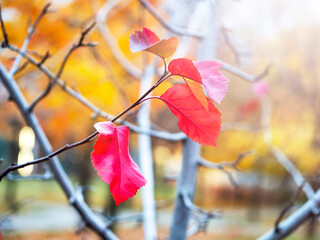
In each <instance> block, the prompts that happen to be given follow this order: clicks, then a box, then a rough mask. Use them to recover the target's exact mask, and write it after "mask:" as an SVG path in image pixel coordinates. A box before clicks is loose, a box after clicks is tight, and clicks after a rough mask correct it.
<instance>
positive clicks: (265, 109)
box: [261, 98, 314, 199]
mask: <svg viewBox="0 0 320 240" xmlns="http://www.w3.org/2000/svg"><path fill="white" fill-rule="evenodd" d="M262 100H263V102H262V114H261V125H262V126H265V128H264V130H263V137H264V141H265V142H266V144H267V145H268V148H269V152H270V154H271V155H272V156H274V158H275V159H276V160H277V161H278V162H279V163H280V164H281V165H282V167H283V168H284V169H286V171H287V172H288V173H289V174H290V175H291V177H292V178H293V180H294V182H295V183H296V185H297V186H301V185H302V183H303V182H304V181H305V179H304V177H303V175H302V174H301V172H300V171H299V169H298V168H296V166H295V165H294V164H293V163H292V162H291V160H290V159H289V158H288V157H287V156H286V155H285V154H284V152H283V151H282V150H281V149H280V148H278V147H277V146H275V145H274V144H273V136H272V131H271V128H270V126H271V125H270V116H271V104H270V101H269V99H268V98H265V99H262ZM303 191H304V193H305V194H306V196H307V197H308V198H309V199H310V198H312V196H313V195H314V190H313V188H312V186H311V185H310V183H308V182H306V183H305V184H304V186H303Z"/></svg>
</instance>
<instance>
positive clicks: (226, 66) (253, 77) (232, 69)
mask: <svg viewBox="0 0 320 240" xmlns="http://www.w3.org/2000/svg"><path fill="white" fill-rule="evenodd" d="M219 62H221V63H222V67H221V69H224V70H226V71H228V72H230V73H232V74H233V75H236V76H238V77H240V78H242V79H244V80H246V81H249V82H255V81H258V80H260V79H262V78H264V77H265V76H267V75H268V74H269V70H270V68H271V64H268V65H267V66H266V67H265V68H264V70H263V71H262V72H261V73H260V74H258V75H250V74H248V73H246V72H243V71H242V70H240V69H238V68H236V67H234V66H231V65H230V64H227V63H225V62H222V61H221V60H219Z"/></svg>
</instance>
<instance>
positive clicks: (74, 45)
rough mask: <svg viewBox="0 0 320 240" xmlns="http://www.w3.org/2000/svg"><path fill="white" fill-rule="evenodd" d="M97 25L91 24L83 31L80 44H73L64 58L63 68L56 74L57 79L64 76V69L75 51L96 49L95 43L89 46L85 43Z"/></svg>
mask: <svg viewBox="0 0 320 240" xmlns="http://www.w3.org/2000/svg"><path fill="white" fill-rule="evenodd" d="M95 25H96V23H95V22H93V23H91V24H90V25H89V27H87V28H86V29H85V30H83V31H82V32H81V36H80V39H79V41H78V43H77V44H73V45H72V47H71V48H70V50H69V51H68V52H67V54H66V56H65V57H64V59H63V61H62V64H61V66H60V68H59V70H58V72H57V74H56V76H55V78H56V79H57V78H60V77H61V74H62V72H63V70H64V67H65V65H66V63H67V61H68V59H69V57H70V55H71V54H72V52H73V51H74V50H76V49H77V48H80V47H87V46H89V47H94V46H96V44H95V43H89V44H88V43H87V44H84V43H83V41H84V38H85V36H86V35H87V34H88V33H89V31H90V30H91V29H92V28H93V27H94V26H95Z"/></svg>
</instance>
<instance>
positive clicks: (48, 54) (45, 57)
mask: <svg viewBox="0 0 320 240" xmlns="http://www.w3.org/2000/svg"><path fill="white" fill-rule="evenodd" d="M49 57H51V55H50V53H49V51H47V52H46V54H45V55H44V56H43V58H42V59H41V61H40V62H39V63H38V64H37V66H38V67H40V66H41V65H42V64H44V63H45V61H47V59H48V58H49Z"/></svg>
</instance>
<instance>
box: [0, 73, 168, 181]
mask: <svg viewBox="0 0 320 240" xmlns="http://www.w3.org/2000/svg"><path fill="white" fill-rule="evenodd" d="M169 76H170V75H169V74H168V73H164V75H163V76H161V77H160V78H159V80H158V81H157V82H156V83H155V84H154V85H153V86H152V87H151V88H150V89H149V90H147V91H146V92H145V93H144V94H143V95H142V96H141V97H140V98H139V99H138V100H137V101H135V102H134V103H133V104H132V105H131V106H129V107H128V108H126V109H125V110H123V111H122V112H121V113H119V114H118V115H117V116H115V117H113V119H112V120H111V122H116V121H117V120H118V119H119V118H120V117H122V116H123V115H125V114H126V113H127V112H129V111H130V110H131V109H133V108H135V107H136V106H138V105H139V104H141V102H142V100H143V99H144V98H145V97H147V96H148V95H149V94H150V93H151V92H152V91H153V90H154V89H155V88H156V87H158V86H159V84H160V83H161V82H163V80H164V79H166V78H168V77H169ZM29 109H30V108H29ZM28 112H29V113H30V111H28ZM98 134H99V132H97V131H95V132H94V133H92V134H91V135H89V136H88V137H86V138H84V139H82V140H81V141H78V142H75V143H72V144H66V145H65V146H63V147H61V148H59V149H58V150H56V151H54V152H52V153H50V154H48V155H47V156H45V157H42V158H38V159H36V160H33V161H29V162H26V163H22V164H16V163H14V164H11V165H10V166H9V167H7V168H6V169H5V170H4V171H2V172H1V173H0V181H1V179H2V178H3V177H5V176H7V175H8V174H9V173H10V172H12V171H14V170H17V169H20V168H24V167H26V166H29V165H34V164H38V163H41V162H44V161H47V160H49V159H51V158H52V157H54V156H56V155H58V154H60V153H62V152H64V151H66V150H69V149H71V148H75V147H77V146H80V145H82V144H85V143H88V142H90V141H92V140H93V139H94V138H95V137H96V136H97V135H98Z"/></svg>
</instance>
